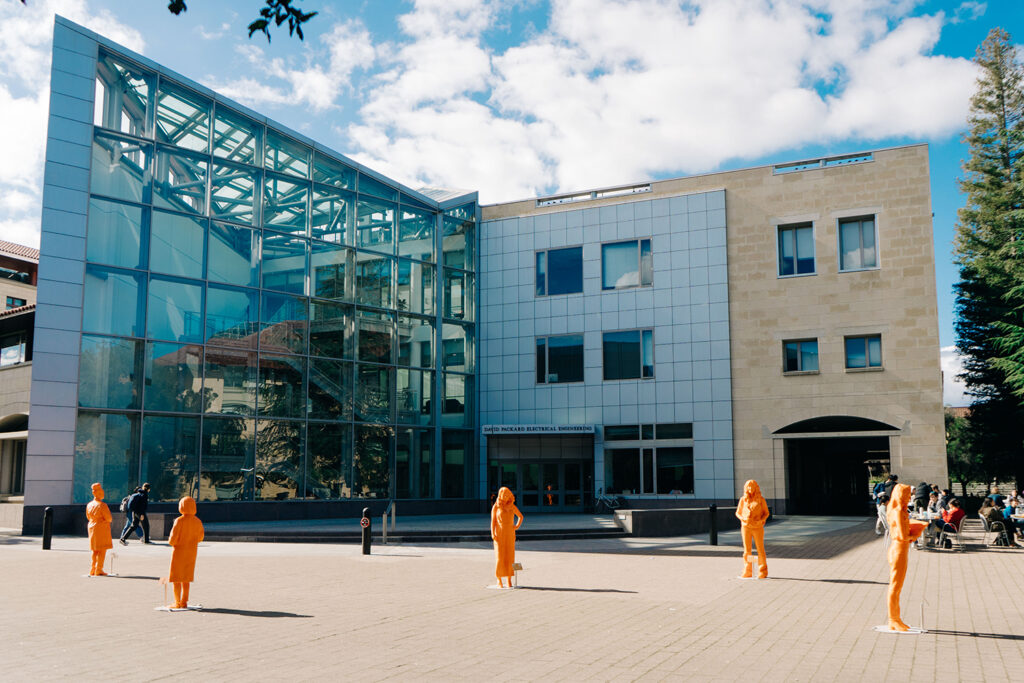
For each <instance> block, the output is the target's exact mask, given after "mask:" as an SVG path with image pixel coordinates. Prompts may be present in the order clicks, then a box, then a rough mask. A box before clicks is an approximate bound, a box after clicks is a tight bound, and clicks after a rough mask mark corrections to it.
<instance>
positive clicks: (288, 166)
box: [264, 130, 312, 178]
mask: <svg viewBox="0 0 1024 683" xmlns="http://www.w3.org/2000/svg"><path fill="white" fill-rule="evenodd" d="M311 152H312V150H311V149H310V148H309V147H306V146H305V145H300V144H299V143H297V142H295V141H293V140H290V139H288V138H286V137H284V136H283V135H280V134H278V133H276V132H274V131H273V130H267V146H266V154H265V156H264V162H265V165H266V167H267V168H269V169H270V170H271V171H277V172H278V173H287V174H289V175H293V176H299V177H300V178H308V177H309V157H310V153H311Z"/></svg>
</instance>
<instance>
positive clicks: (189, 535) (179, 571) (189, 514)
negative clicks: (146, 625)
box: [167, 496, 203, 609]
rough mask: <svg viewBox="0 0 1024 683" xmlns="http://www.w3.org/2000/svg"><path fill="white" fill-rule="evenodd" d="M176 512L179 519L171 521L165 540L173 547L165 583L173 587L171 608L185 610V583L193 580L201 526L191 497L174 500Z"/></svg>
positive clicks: (201, 536) (186, 592)
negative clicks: (171, 525)
mask: <svg viewBox="0 0 1024 683" xmlns="http://www.w3.org/2000/svg"><path fill="white" fill-rule="evenodd" d="M178 512H180V513H181V517H178V518H177V519H176V520H174V526H173V527H172V528H171V536H170V538H169V539H168V540H167V543H168V544H169V545H170V546H171V547H172V548H174V551H173V552H172V553H171V569H170V571H169V572H168V575H167V581H168V582H169V583H172V584H173V585H174V604H173V605H171V607H173V608H176V609H186V608H188V588H189V584H190V583H192V581H194V580H195V579H194V576H193V575H194V573H195V569H196V554H197V552H198V549H199V544H200V542H202V540H203V523H202V522H200V521H199V518H198V517H196V501H195V499H194V498H192V496H185V497H184V498H182V499H181V500H180V501H178Z"/></svg>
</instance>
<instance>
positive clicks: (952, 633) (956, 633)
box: [928, 628, 1024, 640]
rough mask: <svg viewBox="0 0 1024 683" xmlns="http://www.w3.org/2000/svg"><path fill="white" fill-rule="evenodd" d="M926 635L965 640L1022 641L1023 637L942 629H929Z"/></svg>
mask: <svg viewBox="0 0 1024 683" xmlns="http://www.w3.org/2000/svg"><path fill="white" fill-rule="evenodd" d="M928 633H934V634H935V635H937V636H962V637H965V638H968V637H969V638H993V639H996V640H1024V636H1018V635H1015V634H1013V633H979V632H977V631H950V630H947V629H942V628H930V629H928Z"/></svg>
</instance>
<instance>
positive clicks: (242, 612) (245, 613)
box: [202, 607, 313, 619]
mask: <svg viewBox="0 0 1024 683" xmlns="http://www.w3.org/2000/svg"><path fill="white" fill-rule="evenodd" d="M202 612H203V614H234V615H235V616H239V617H267V618H271V619H280V618H282V617H289V618H293V619H312V618H313V615H312V614H294V613H293V612H270V611H257V610H251V609H227V608H225V607H213V608H210V607H204V608H203V610H202Z"/></svg>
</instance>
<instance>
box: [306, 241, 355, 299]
mask: <svg viewBox="0 0 1024 683" xmlns="http://www.w3.org/2000/svg"><path fill="white" fill-rule="evenodd" d="M311 246H312V250H313V251H312V254H311V255H310V270H311V278H310V281H311V285H312V287H313V292H312V293H313V296H316V297H319V298H321V299H337V300H344V301H351V300H352V292H351V291H350V290H351V285H350V284H349V283H348V280H347V276H348V274H349V273H351V272H352V261H353V255H352V250H351V249H346V248H345V247H342V246H339V245H336V244H324V243H323V242H317V241H315V240H314V241H313V242H312V243H311Z"/></svg>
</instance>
